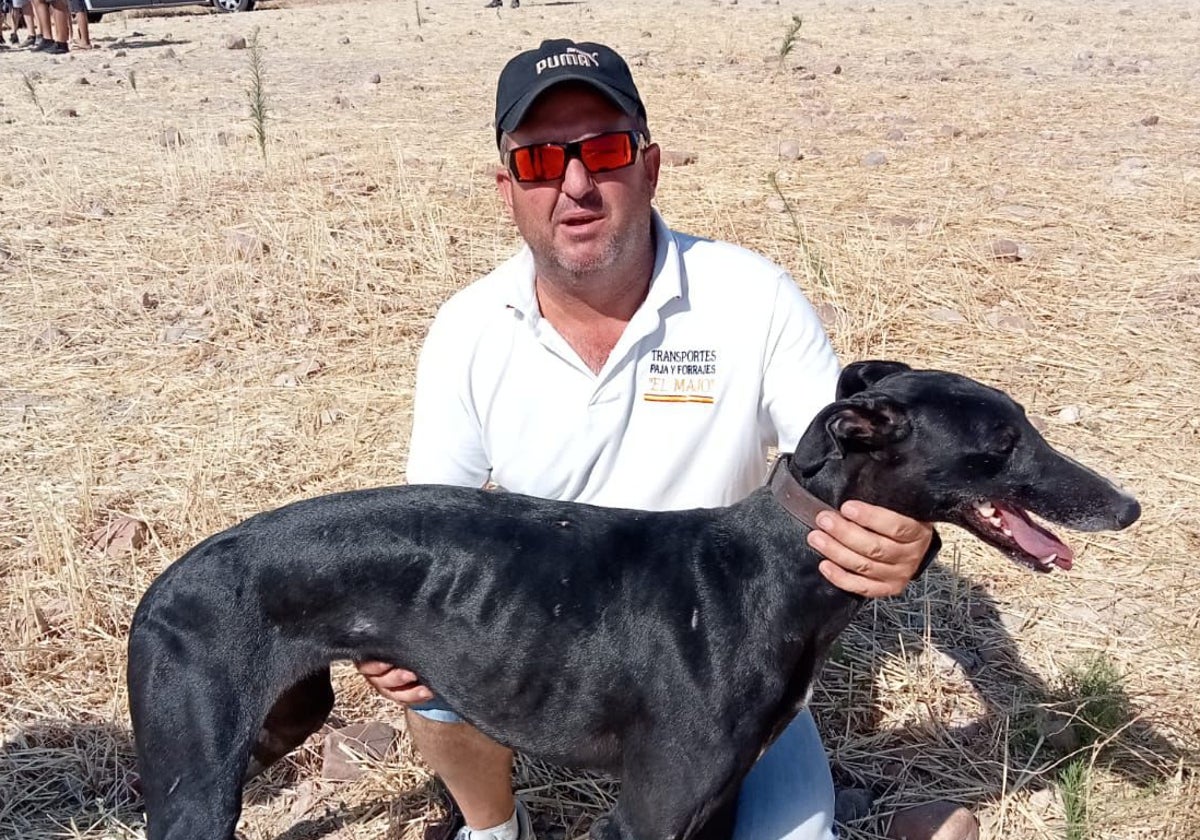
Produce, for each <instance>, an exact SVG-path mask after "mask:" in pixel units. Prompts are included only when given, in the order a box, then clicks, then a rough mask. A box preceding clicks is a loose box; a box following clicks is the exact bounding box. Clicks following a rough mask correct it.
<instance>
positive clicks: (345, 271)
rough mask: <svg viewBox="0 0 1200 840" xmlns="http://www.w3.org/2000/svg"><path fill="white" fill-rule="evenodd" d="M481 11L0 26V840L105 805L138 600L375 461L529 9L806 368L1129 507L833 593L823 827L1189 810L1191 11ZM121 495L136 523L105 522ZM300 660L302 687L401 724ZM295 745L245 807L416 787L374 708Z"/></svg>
mask: <svg viewBox="0 0 1200 840" xmlns="http://www.w3.org/2000/svg"><path fill="white" fill-rule="evenodd" d="M481 6H482V2H480V0H464V2H454V3H449V2H447V3H436V2H429V3H409V2H396V3H391V2H383V0H371V1H370V2H349V3H319V4H318V3H307V2H305V3H291V4H289V3H288V2H287V0H283V2H282V3H281V4H273V5H271V6H269V7H264V8H263V9H261V10H259V11H256V12H254V13H250V14H242V15H230V16H224V15H221V16H219V15H215V14H210V13H206V12H205V11H204V10H203V9H187V10H183V11H178V10H175V11H171V12H168V13H160V14H157V15H151V16H144V15H142V16H135V15H131V14H126V15H114V16H110V17H108V18H105V20H104V21H102V22H101V23H99V24H96V25H94V26H93V27H92V34H93V38H94V40H95V41H96V43H97V44H98V45H100V47H101V48H100V49H97V50H94V51H91V52H86V53H83V52H81V53H74V54H72V55H70V56H68V57H64V58H60V59H51V58H49V57H46V56H42V55H36V54H30V53H28V52H26V51H13V50H9V51H5V52H0V80H3V84H2V86H0V145H3V147H4V152H5V158H4V159H5V165H4V166H3V167H2V168H0V218H2V219H3V223H2V224H0V639H2V640H3V642H2V644H0V836H3V837H20V838H51V837H81V838H82V837H86V838H126V837H139V836H141V828H140V821H141V816H140V812H139V811H138V803H137V798H136V793H135V792H134V790H133V789H132V788H131V785H130V780H131V773H132V769H133V768H132V758H131V746H130V741H129V730H128V724H127V711H126V699H125V689H124V675H123V643H124V642H123V640H124V636H125V633H126V630H127V627H128V622H129V617H130V615H131V613H132V610H133V607H134V605H135V604H136V602H137V599H138V597H139V596H140V594H141V593H142V591H144V589H145V587H146V586H147V585H148V584H149V582H150V581H151V580H152V579H153V577H154V576H155V575H156V574H157V573H159V572H160V571H161V570H162V569H163V568H164V567H165V566H166V565H167V564H168V563H169V562H171V560H172V559H173V558H175V557H177V556H178V555H179V554H180V553H182V552H183V551H184V550H185V549H186V548H187V547H188V546H190V545H192V544H194V543H195V542H197V541H198V540H200V539H201V538H203V537H204V536H206V535H208V534H210V533H213V532H215V531H217V530H219V529H221V528H223V527H226V526H228V525H230V524H232V523H234V522H235V521H237V520H239V519H240V518H242V517H245V516H247V515H249V514H252V513H254V512H257V511H259V510H262V509H265V508H270V507H275V506H277V505H279V504H282V503H284V502H288V501H291V500H294V499H297V498H301V497H305V496H311V495H315V494H319V493H324V492H329V491H334V490H342V489H347V488H353V487H365V486H371V485H377V484H386V483H396V482H398V481H401V480H402V478H403V467H404V461H405V452H406V447H407V442H408V427H409V423H410V410H411V393H412V384H413V370H414V363H415V359H416V354H417V350H418V347H419V346H420V342H421V339H422V337H423V335H424V331H425V329H426V327H427V325H428V323H429V320H430V318H431V317H432V315H433V313H434V312H435V310H436V307H437V306H438V304H439V302H441V301H442V300H444V299H445V298H446V297H447V296H448V295H449V294H450V293H451V292H453V291H454V290H455V289H457V288H459V287H461V286H463V285H464V284H466V283H469V282H470V281H471V280H472V279H473V278H476V277H478V276H480V275H481V274H483V273H484V272H486V271H487V270H489V269H490V268H491V267H492V266H493V265H494V264H496V262H497V261H499V260H501V259H502V258H504V257H505V256H507V255H508V254H510V253H511V252H512V251H513V250H514V248H515V247H516V246H517V240H516V236H515V231H514V229H513V228H512V226H511V224H510V223H509V222H508V220H507V218H506V217H505V215H504V213H503V212H502V207H501V206H500V204H499V202H498V201H497V199H496V197H495V195H494V190H493V186H492V173H493V168H494V166H495V163H496V160H495V151H494V142H493V135H492V131H491V127H490V123H491V118H492V109H493V107H494V84H495V79H496V75H497V74H498V72H499V70H500V67H501V66H502V65H503V63H504V61H505V60H506V59H507V58H508V57H509V56H510V55H512V54H513V53H515V52H516V51H518V50H520V49H523V48H527V47H530V46H534V45H536V44H537V43H538V41H539V40H540V39H541V38H544V37H551V36H570V37H575V38H580V39H594V40H601V41H604V42H606V43H608V44H611V45H612V46H614V47H615V48H617V49H618V50H619V51H621V52H622V53H623V54H624V55H625V56H626V57H627V58H628V59H629V61H630V63H631V64H632V65H633V70H634V73H635V77H636V78H637V81H638V84H639V86H640V87H641V90H642V93H643V95H644V97H645V99H646V102H647V104H648V108H649V112H650V124H651V128H652V130H653V132H654V137H655V139H656V140H657V141H658V142H660V143H661V144H662V145H663V147H664V149H666V150H667V151H669V152H674V153H678V154H679V156H681V157H689V158H692V161H691V162H690V163H688V164H686V165H678V166H672V167H668V168H666V169H665V170H664V174H663V178H662V183H661V188H660V192H659V196H658V201H657V203H658V206H659V207H660V209H661V210H662V212H663V214H664V215H665V217H666V218H667V219H668V220H669V221H670V222H671V223H672V224H673V225H674V226H675V227H677V228H680V229H683V230H687V231H689V232H694V233H699V234H704V235H709V236H714V237H720V238H725V239H730V240H733V241H736V242H739V243H741V244H744V245H747V246H749V247H752V248H755V249H758V250H760V251H762V252H763V253H765V254H766V255H768V256H769V257H771V258H772V259H775V260H777V261H778V262H780V263H781V264H783V265H785V266H786V267H788V268H789V269H790V270H791V271H792V272H793V274H794V276H795V277H796V279H797V282H798V283H799V284H800V285H801V286H802V288H803V289H804V290H805V291H806V293H807V294H808V295H809V296H810V297H811V298H812V299H813V300H814V301H815V302H817V303H819V304H820V305H821V311H822V313H823V316H824V317H825V318H826V320H827V324H828V326H829V329H830V333H831V336H832V338H833V340H834V343H835V345H836V346H837V348H838V350H839V352H840V353H841V355H842V356H843V358H844V359H846V360H852V359H857V358H865V357H883V358H897V359H903V360H905V361H908V362H910V363H913V364H916V365H927V366H936V367H942V368H946V369H950V370H954V371H958V372H961V373H966V374H969V375H972V376H975V377H977V378H980V379H983V380H985V381H987V382H990V383H992V384H995V385H998V386H1000V387H1002V388H1005V389H1006V390H1008V391H1009V392H1010V393H1012V394H1013V395H1014V396H1015V397H1016V398H1017V399H1018V400H1020V401H1021V402H1022V403H1023V404H1024V405H1025V406H1026V407H1027V409H1028V410H1029V412H1030V414H1031V415H1034V416H1035V417H1036V418H1038V419H1039V422H1041V423H1043V424H1044V426H1045V428H1046V434H1047V435H1048V437H1049V438H1050V439H1051V440H1052V442H1054V443H1055V444H1056V445H1058V446H1060V447H1062V448H1063V449H1065V450H1066V451H1068V452H1071V453H1072V454H1074V455H1075V456H1076V457H1078V458H1080V459H1081V460H1083V461H1085V462H1087V463H1089V464H1092V465H1094V466H1096V467H1098V468H1100V469H1101V470H1103V471H1105V472H1107V473H1109V474H1111V475H1113V476H1114V477H1115V478H1116V479H1117V480H1119V481H1121V482H1122V483H1123V484H1125V485H1126V486H1128V487H1129V488H1130V489H1131V490H1132V491H1133V492H1135V493H1136V494H1137V495H1138V496H1139V498H1141V500H1142V502H1143V506H1144V510H1145V513H1144V516H1143V519H1142V521H1141V522H1139V523H1138V524H1137V525H1136V526H1135V527H1134V528H1132V529H1130V530H1129V531H1126V532H1124V533H1121V534H1095V535H1072V537H1071V541H1072V543H1073V544H1074V545H1075V546H1076V548H1077V549H1078V553H1079V559H1078V561H1077V564H1076V568H1075V569H1074V570H1073V571H1072V572H1070V573H1067V574H1055V575H1051V576H1033V575H1030V574H1026V573H1023V572H1022V571H1021V570H1019V569H1017V568H1014V567H1012V566H1011V565H1010V564H1008V563H1007V562H1006V561H1005V560H1004V559H1002V558H1001V557H999V556H998V555H996V554H994V553H993V552H990V551H988V550H985V549H983V548H981V547H979V546H977V545H976V544H975V543H974V542H973V541H972V540H971V539H969V538H968V537H966V536H965V535H963V534H962V533H960V532H957V531H953V530H952V529H949V528H947V529H945V532H944V535H945V537H946V543H947V548H946V551H945V553H944V555H943V560H942V562H941V564H940V565H939V566H937V567H935V568H934V569H932V570H931V571H930V573H929V574H927V575H926V576H925V577H924V578H923V579H922V580H921V581H920V582H919V583H918V584H916V585H914V586H913V587H911V588H910V592H909V593H907V594H906V595H905V596H904V597H901V598H896V599H891V600H889V601H886V602H878V603H876V604H873V605H872V607H871V608H869V609H867V610H864V612H863V614H862V616H861V618H860V620H859V621H858V622H857V623H856V624H855V625H854V627H853V628H852V629H851V630H850V631H848V632H847V634H846V635H845V636H844V637H843V641H842V646H841V649H840V650H839V651H838V653H837V655H836V656H835V659H834V661H833V662H832V663H831V664H830V666H829V667H828V668H827V669H826V672H825V675H824V677H823V681H822V684H821V687H820V688H819V690H818V692H817V695H816V697H815V698H814V702H813V705H814V710H815V713H816V715H817V717H818V721H819V724H820V726H821V729H822V733H823V736H824V738H825V743H826V747H827V749H828V751H829V754H830V758H831V761H832V764H833V767H834V772H835V776H836V778H837V781H838V784H839V787H840V788H842V789H862V790H866V791H869V792H870V794H871V797H872V799H873V805H872V807H871V808H870V810H869V812H867V813H865V814H860V815H859V816H858V817H857V818H855V819H852V820H851V821H850V822H849V823H848V824H847V826H846V827H845V832H844V834H845V836H847V837H851V838H869V837H877V836H883V835H884V833H885V832H886V831H887V827H888V824H889V821H890V819H891V817H892V815H893V814H894V813H895V812H897V811H898V810H901V809H904V808H907V807H910V806H913V805H919V804H921V803H924V802H928V801H931V800H937V799H948V800H952V801H955V802H959V803H961V804H963V805H966V806H968V807H970V808H971V809H972V810H973V811H974V812H975V813H976V814H977V815H978V817H979V819H980V821H981V823H982V826H983V836H984V837H992V838H998V837H1006V838H1017V839H1018V840H1033V838H1072V840H1075V839H1076V838H1080V839H1081V838H1122V839H1123V838H1131V839H1132V838H1151V837H1154V838H1176V840H1193V839H1194V838H1196V837H1200V817H1197V816H1196V815H1197V813H1198V812H1200V795H1198V791H1200V782H1198V781H1197V776H1196V772H1195V771H1196V769H1197V757H1196V756H1197V749H1198V748H1200V700H1197V697H1200V679H1198V678H1197V657H1198V656H1200V638H1198V635H1197V625H1198V624H1200V597H1198V596H1197V594H1196V593H1197V583H1198V582H1200V578H1198V576H1197V573H1196V571H1195V570H1194V569H1192V568H1191V565H1190V561H1191V560H1192V559H1193V558H1194V557H1195V556H1197V554H1198V553H1200V514H1198V513H1197V505H1196V504H1195V501H1196V497H1197V494H1198V488H1200V420H1198V419H1197V408H1198V407H1200V389H1198V388H1197V385H1196V383H1197V382H1198V381H1200V66H1198V65H1197V63H1196V61H1195V55H1196V44H1197V43H1200V9H1194V4H1190V3H1187V2H1175V1H1174V0H1164V1H1163V2H1156V3H1153V4H1150V3H1137V2H1132V0H1129V2H1116V3H1114V2H1107V1H1106V0H1101V2H1083V0H1061V2H1060V1H1057V0H1044V2H1038V3H1033V2H1022V1H1021V0H1015V2H1014V0H1007V2H1004V3H993V2H977V1H972V2H967V1H966V0H963V1H962V2H932V1H931V2H912V0H896V1H895V2H892V1H891V0H874V2H873V3H872V2H869V1H868V0H861V1H860V2H848V1H847V0H829V2H820V3H812V2H805V3H777V2H769V3H761V2H757V0H742V2H736V1H735V2H699V0H674V2H653V3H646V2H643V3H638V2H633V0H615V2H600V0H586V1H583V0H581V1H579V2H552V3H538V2H536V0H526V2H525V3H524V5H523V7H522V8H521V9H519V10H510V9H508V8H504V9H501V10H498V11H497V10H486V11H485V10H484V9H482V8H480V7H481ZM793 15H799V16H800V17H801V18H802V20H803V25H802V26H801V28H800V29H799V31H798V32H797V33H796V37H795V38H794V39H793V41H792V44H791V49H790V50H788V51H787V54H786V55H781V52H782V51H783V47H784V44H785V36H786V33H787V32H788V29H789V25H790V24H791V23H792V21H793ZM255 30H257V33H258V35H257V37H258V41H259V43H260V44H261V46H262V50H261V60H262V66H263V70H264V73H265V92H266V95H267V97H268V120H267V122H266V138H265V154H264V153H263V149H262V147H260V145H259V143H258V141H257V139H256V137H255V130H254V127H253V125H252V124H251V121H250V119H249V117H248V105H247V91H248V89H249V87H250V55H251V51H250V50H233V49H227V48H226V46H225V42H226V38H227V37H228V36H231V35H241V36H246V37H248V38H249V37H251V36H252V34H253V33H254V32H255ZM873 153H880V154H878V155H874V154H873ZM880 157H882V158H883V160H882V162H880ZM1000 239H1004V240H1010V241H1011V243H1012V246H1011V247H1012V248H1013V249H1015V251H1016V253H1015V254H1014V255H1013V256H1014V257H1016V258H1012V259H997V258H996V256H995V255H994V253H993V248H994V247H995V243H996V241H997V240H1000ZM1001 247H1002V248H1003V247H1005V246H1001ZM121 516H128V517H132V518H135V519H137V520H139V521H141V522H144V523H145V524H146V526H147V532H146V535H145V539H144V544H141V545H139V546H138V547H136V548H133V549H132V550H131V551H129V552H124V553H122V552H120V551H117V550H116V548H117V546H114V550H113V551H112V552H111V553H106V552H105V551H104V550H103V546H102V545H100V546H97V545H95V544H94V539H93V535H94V534H95V532H96V531H97V529H98V528H99V529H103V527H104V526H105V525H106V524H107V523H110V522H113V521H115V520H117V519H118V518H119V517H121ZM337 683H338V688H339V692H340V695H339V697H340V704H339V707H338V709H337V715H338V716H339V719H340V721H342V722H357V721H367V720H383V721H387V722H390V723H393V724H396V725H400V720H399V717H398V715H397V712H396V709H395V708H394V707H391V706H389V705H388V704H387V703H386V702H384V701H381V700H379V699H377V698H375V697H374V696H373V695H371V694H369V693H368V692H367V691H366V690H365V688H364V687H363V685H362V683H361V680H359V679H358V678H357V677H356V676H355V675H353V674H352V673H350V672H349V669H348V668H341V669H339V670H338V672H337ZM1097 686H1099V688H1097ZM1097 709H1099V710H1100V711H1101V712H1105V713H1106V714H1104V715H1100V716H1099V717H1100V718H1103V720H1099V719H1098V718H1097V715H1096V714H1094V713H1095V712H1096V710H1097ZM1049 713H1053V714H1052V715H1051V716H1053V715H1057V716H1058V717H1059V718H1060V719H1065V720H1068V721H1072V723H1071V726H1072V728H1071V733H1074V736H1075V737H1074V740H1073V741H1072V740H1071V739H1068V740H1067V741H1066V742H1064V741H1063V739H1061V738H1058V737H1055V735H1054V732H1053V731H1052V727H1047V726H1046V725H1045V721H1046V720H1047V715H1048V714H1049ZM320 749H321V748H320V741H319V739H313V742H312V744H311V745H309V746H307V747H305V748H304V749H303V750H302V751H300V752H299V753H298V754H297V755H296V756H295V757H294V758H291V759H289V760H288V761H287V762H286V763H285V766H282V767H279V768H276V769H274V770H273V771H272V772H271V773H270V775H269V776H268V777H267V778H266V779H265V780H262V781H260V782H256V783H255V784H254V785H253V786H252V787H251V789H250V791H249V792H248V795H247V800H246V802H247V804H246V810H245V816H244V820H243V825H242V832H243V833H244V836H245V837H246V838H247V840H265V838H273V837H284V838H288V840H301V838H316V837H325V838H362V839H363V840H367V839H368V838H369V839H370V840H380V839H381V838H389V840H390V839H391V838H405V840H408V839H409V838H420V837H423V836H424V833H425V831H426V829H427V828H428V827H429V826H430V825H431V824H433V823H435V822H436V820H437V819H438V817H439V815H440V813H441V812H440V807H439V805H438V794H437V792H436V787H435V785H434V783H433V782H432V780H431V778H430V776H429V774H428V773H427V772H426V771H425V769H424V768H423V767H422V766H421V764H420V763H419V761H417V760H416V759H415V758H414V757H413V755H412V752H411V750H410V749H409V747H408V746H407V744H406V742H405V741H404V740H403V739H401V740H400V741H399V742H398V744H397V746H396V747H395V749H394V750H393V751H392V752H390V753H389V754H388V755H387V756H386V757H385V759H384V760H382V761H373V762H369V764H370V772H368V773H367V774H366V776H365V777H364V778H363V779H361V780H359V781H356V782H350V783H338V782H331V781H324V780H322V779H321V778H320V770H321V756H320ZM518 786H519V788H520V789H521V791H522V792H523V794H524V795H525V796H526V798H527V799H528V801H529V802H530V803H531V806H532V808H533V810H534V812H535V814H536V815H537V817H538V820H539V824H540V825H541V826H542V832H541V833H542V835H543V837H544V838H561V837H581V836H583V833H584V832H585V830H586V827H587V825H588V824H589V823H590V821H591V820H592V819H593V818H594V817H595V816H596V814H597V813H599V812H600V809H602V808H603V807H604V803H605V802H606V801H607V799H608V798H609V797H611V795H612V793H613V790H614V788H613V785H612V784H611V783H610V782H608V781H606V780H602V779H595V778H590V777H580V776H578V775H576V774H571V773H567V772H564V771H561V770H556V769H553V768H547V767H542V766H539V765H536V764H533V763H522V765H521V766H520V768H519V779H518Z"/></svg>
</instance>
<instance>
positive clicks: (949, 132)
mask: <svg viewBox="0 0 1200 840" xmlns="http://www.w3.org/2000/svg"><path fill="white" fill-rule="evenodd" d="M962 135H963V130H962V129H961V128H959V127H958V126H956V125H944V126H942V136H943V137H962Z"/></svg>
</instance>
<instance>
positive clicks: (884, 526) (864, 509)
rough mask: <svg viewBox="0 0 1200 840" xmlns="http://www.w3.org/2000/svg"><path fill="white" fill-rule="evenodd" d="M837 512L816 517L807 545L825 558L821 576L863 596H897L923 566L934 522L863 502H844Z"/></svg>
mask: <svg viewBox="0 0 1200 840" xmlns="http://www.w3.org/2000/svg"><path fill="white" fill-rule="evenodd" d="M840 512H841V515H840V516H839V515H838V514H836V513H833V512H831V511H826V512H824V513H822V514H820V515H819V516H818V517H817V525H818V526H819V527H820V529H821V530H814V531H812V532H810V533H809V535H808V544H809V545H810V546H812V547H813V548H814V549H816V550H817V551H819V552H821V555H822V556H823V557H825V559H824V560H822V561H821V566H820V569H821V574H822V575H824V576H825V579H826V580H828V581H829V582H830V583H832V584H833V585H834V586H836V587H838V588H839V589H844V590H846V591H847V592H854V593H855V594H858V595H863V596H866V597H867V598H884V597H887V596H889V595H899V594H900V593H901V592H903V591H904V587H905V586H907V585H908V582H909V581H910V580H912V579H913V576H914V575H915V574H916V573H917V570H918V569H919V568H920V567H921V560H922V559H924V557H925V552H926V551H927V550H928V549H929V543H930V540H932V539H933V526H932V525H929V524H928V523H925V522H918V521H917V520H915V519H909V518H908V517H907V516H901V515H900V514H898V513H895V512H894V511H890V510H888V509H887V508H881V507H877V506H875V505H869V504H867V503H866V502H858V501H851V502H846V503H845V504H843V505H842V507H841V511H840Z"/></svg>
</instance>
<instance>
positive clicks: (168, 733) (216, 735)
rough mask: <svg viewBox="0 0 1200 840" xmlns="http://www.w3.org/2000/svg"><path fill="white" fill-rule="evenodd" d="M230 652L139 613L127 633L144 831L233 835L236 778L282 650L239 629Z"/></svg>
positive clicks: (199, 839) (271, 697) (221, 839)
mask: <svg viewBox="0 0 1200 840" xmlns="http://www.w3.org/2000/svg"><path fill="white" fill-rule="evenodd" d="M242 639H243V644H244V645H245V647H246V648H247V649H255V650H262V651H263V653H261V654H256V655H250V654H248V653H246V655H231V654H230V652H229V650H227V649H218V650H214V649H213V648H212V646H210V645H209V644H207V643H205V642H201V641H198V640H196V639H195V638H194V637H193V636H192V635H191V634H190V633H189V632H188V631H187V628H185V629H183V630H181V629H180V628H179V627H177V626H174V625H169V624H167V623H165V622H160V621H158V620H156V619H152V620H144V621H141V622H138V621H136V620H135V622H134V627H133V630H132V632H131V634H130V641H129V710H130V716H131V718H132V721H133V734H134V742H135V745H136V749H137V763H138V773H139V775H140V777H141V787H142V795H143V799H144V804H145V809H146V836H147V839H148V840H232V838H233V836H234V829H235V827H236V825H237V820H238V816H239V815H240V814H241V810H242V780H243V778H244V776H245V772H246V766H247V764H248V763H249V760H250V754H251V750H252V748H253V747H254V745H255V740H256V737H257V735H258V733H259V731H260V730H261V729H262V726H263V722H264V721H265V720H266V718H267V713H268V711H269V710H270V708H271V705H272V703H273V702H274V701H275V700H276V698H277V694H278V686H280V685H281V684H283V685H286V684H287V682H288V681H286V680H283V679H280V677H279V676H278V675H277V674H272V673H271V671H272V667H271V666H272V663H274V662H277V661H278V660H277V659H275V658H273V657H271V656H270V655H268V654H267V653H266V646H260V645H256V644H255V640H254V639H253V637H252V634H249V633H246V634H243V635H242Z"/></svg>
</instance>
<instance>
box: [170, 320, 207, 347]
mask: <svg viewBox="0 0 1200 840" xmlns="http://www.w3.org/2000/svg"><path fill="white" fill-rule="evenodd" d="M208 335H209V331H208V329H207V328H205V327H204V326H202V325H198V324H189V323H186V322H185V323H182V324H172V325H171V326H169V327H167V328H166V329H165V330H163V334H162V341H163V344H184V343H186V342H192V341H205V340H206V339H207V338H208Z"/></svg>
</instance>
